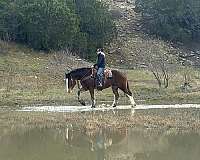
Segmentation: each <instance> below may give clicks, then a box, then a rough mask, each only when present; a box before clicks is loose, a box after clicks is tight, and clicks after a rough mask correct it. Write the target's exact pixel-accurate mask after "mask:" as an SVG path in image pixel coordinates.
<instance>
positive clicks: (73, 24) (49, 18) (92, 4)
mask: <svg viewBox="0 0 200 160" xmlns="http://www.w3.org/2000/svg"><path fill="white" fill-rule="evenodd" d="M114 28H115V27H114V23H113V21H112V19H111V16H110V13H109V12H108V8H107V7H106V6H104V5H103V4H102V3H101V2H98V1H97V0H17V1H13V0H0V38H1V39H3V40H12V41H17V42H21V43H25V44H28V45H29V46H31V47H33V48H34V49H39V50H41V49H42V50H51V49H56V50H57V49H62V48H65V47H68V48H71V49H73V50H76V51H78V52H79V53H80V54H81V55H83V53H85V52H87V53H90V55H89V56H88V57H92V53H94V51H95V49H96V47H100V46H103V45H105V44H106V43H109V42H110V41H111V40H112V39H113V37H114Z"/></svg>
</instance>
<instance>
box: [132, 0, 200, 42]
mask: <svg viewBox="0 0 200 160" xmlns="http://www.w3.org/2000/svg"><path fill="white" fill-rule="evenodd" d="M136 10H137V11H138V12H141V13H142V18H143V22H145V23H144V24H145V28H146V31H147V32H148V33H151V34H156V35H159V36H161V37H163V38H166V39H168V40H172V41H177V40H178V41H182V42H187V41H190V40H200V19H199V17H200V1H199V0H136Z"/></svg>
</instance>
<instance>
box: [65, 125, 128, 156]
mask: <svg viewBox="0 0 200 160" xmlns="http://www.w3.org/2000/svg"><path fill="white" fill-rule="evenodd" d="M65 134H66V135H65V142H66V145H67V146H69V147H70V148H79V149H84V150H85V152H87V153H85V154H88V153H90V154H91V152H93V153H94V155H95V157H96V159H97V160H104V159H105V158H106V159H108V157H110V151H109V149H111V148H112V147H114V146H116V147H117V146H118V145H119V146H120V144H121V143H124V141H125V142H126V139H127V135H128V132H127V128H121V129H120V130H115V129H112V130H110V129H106V128H95V129H90V128H87V127H86V128H84V129H83V130H78V131H75V130H71V129H69V130H68V129H67V130H66V131H65Z"/></svg>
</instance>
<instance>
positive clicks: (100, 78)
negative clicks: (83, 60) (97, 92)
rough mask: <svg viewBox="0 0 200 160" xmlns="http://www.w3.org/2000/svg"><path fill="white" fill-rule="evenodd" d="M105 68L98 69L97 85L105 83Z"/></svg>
mask: <svg viewBox="0 0 200 160" xmlns="http://www.w3.org/2000/svg"><path fill="white" fill-rule="evenodd" d="M103 76H104V68H98V71H97V85H98V86H99V85H103Z"/></svg>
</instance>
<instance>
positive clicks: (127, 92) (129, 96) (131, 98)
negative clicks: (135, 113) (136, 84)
mask: <svg viewBox="0 0 200 160" xmlns="http://www.w3.org/2000/svg"><path fill="white" fill-rule="evenodd" d="M122 91H123V92H124V93H125V94H126V96H127V97H128V98H129V99H130V102H131V106H132V107H135V106H136V103H135V100H134V99H133V94H132V92H131V91H130V89H129V85H128V82H127V88H126V89H125V90H122Z"/></svg>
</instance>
